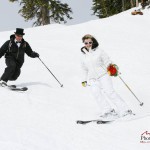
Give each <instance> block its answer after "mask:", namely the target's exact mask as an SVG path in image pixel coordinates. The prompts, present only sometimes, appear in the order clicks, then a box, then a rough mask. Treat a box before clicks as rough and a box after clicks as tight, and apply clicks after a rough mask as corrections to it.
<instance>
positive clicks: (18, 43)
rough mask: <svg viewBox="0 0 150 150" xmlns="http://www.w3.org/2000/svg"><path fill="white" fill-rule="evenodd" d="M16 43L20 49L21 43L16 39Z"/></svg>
mask: <svg viewBox="0 0 150 150" xmlns="http://www.w3.org/2000/svg"><path fill="white" fill-rule="evenodd" d="M15 43H16V44H17V46H18V47H20V45H21V42H18V41H17V40H16V39H15Z"/></svg>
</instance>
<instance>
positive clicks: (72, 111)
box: [0, 10, 150, 150]
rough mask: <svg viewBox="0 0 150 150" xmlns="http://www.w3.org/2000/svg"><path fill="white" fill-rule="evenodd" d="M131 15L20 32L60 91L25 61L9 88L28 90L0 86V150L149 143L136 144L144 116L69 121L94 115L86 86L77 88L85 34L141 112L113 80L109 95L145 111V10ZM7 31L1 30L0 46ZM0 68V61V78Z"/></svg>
mask: <svg viewBox="0 0 150 150" xmlns="http://www.w3.org/2000/svg"><path fill="white" fill-rule="evenodd" d="M131 11H132V10H129V11H126V12H124V13H121V14H119V15H115V16H113V17H110V18H106V19H101V20H94V21H90V22H86V23H83V24H78V25H72V26H65V25H57V24H53V25H48V26H43V27H36V28H29V29H25V33H26V35H25V36H24V39H25V40H27V41H28V42H29V43H30V45H31V47H32V48H33V50H34V51H37V52H38V53H39V54H40V58H41V59H42V60H43V61H44V63H45V64H46V65H47V66H48V67H49V69H50V70H51V71H52V72H53V73H54V75H56V77H57V78H58V80H59V81H60V82H61V83H62V84H63V85H64V88H61V87H60V86H59V84H58V83H57V81H56V80H55V79H54V78H53V77H52V75H51V74H50V73H49V72H48V71H47V69H46V68H45V67H44V66H43V64H42V63H41V62H40V61H39V59H37V58H36V59H32V58H29V57H27V56H26V58H25V60H26V61H25V63H24V66H23V68H22V74H21V76H20V77H19V79H18V80H17V81H15V82H9V83H10V84H17V85H18V86H27V87H28V88H29V90H28V91H27V92H25V93H18V92H13V91H8V90H7V89H5V88H0V150H133V149H136V150H149V148H150V139H149V140H147V143H140V141H141V134H142V133H144V132H145V131H148V132H149V133H150V126H149V124H150V116H147V117H144V118H141V119H137V120H134V121H128V122H118V123H112V124H107V125H96V124H94V123H92V124H89V125H78V124H76V120H77V119H95V118H97V117H98V115H99V114H98V108H97V104H96V102H95V101H94V100H93V99H92V97H91V96H90V95H89V89H88V88H83V87H81V78H80V76H81V75H80V48H81V47H82V46H83V43H82V41H81V38H82V36H83V35H85V34H87V33H89V34H92V35H94V36H95V37H96V38H97V39H98V41H99V43H100V47H102V48H103V49H104V50H105V51H106V52H107V53H108V55H109V56H110V57H111V59H112V60H113V61H114V62H115V63H116V64H118V66H119V68H120V72H121V73H122V75H121V76H122V78H123V79H124V80H125V81H126V82H127V84H128V85H129V86H130V87H131V89H132V90H133V91H134V92H135V94H136V95H137V97H138V98H139V99H140V100H141V101H142V102H144V105H143V107H141V106H139V103H138V102H137V101H136V99H135V98H134V97H133V95H132V94H131V93H130V92H129V90H128V89H127V88H126V87H125V85H124V84H123V83H122V82H121V80H120V79H119V78H113V82H114V87H115V89H116V91H117V92H118V93H119V94H120V95H121V96H122V97H123V99H124V100H125V101H126V102H127V104H128V105H129V106H130V107H131V109H132V110H133V112H135V113H137V114H146V113H148V112H150V92H149V89H150V69H149V68H150V58H149V57H150V30H149V29H150V28H149V27H150V10H144V15H143V16H139V15H137V16H132V15H130V14H131ZM13 33H14V31H9V32H1V33H0V45H2V44H3V43H4V42H5V41H6V40H8V39H9V36H10V35H11V34H13ZM4 68H5V63H4V57H3V58H2V59H0V74H2V73H3V71H4Z"/></svg>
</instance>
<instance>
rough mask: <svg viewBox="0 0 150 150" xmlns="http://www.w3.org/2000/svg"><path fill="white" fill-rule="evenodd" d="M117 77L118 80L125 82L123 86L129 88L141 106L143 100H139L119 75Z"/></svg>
mask: <svg viewBox="0 0 150 150" xmlns="http://www.w3.org/2000/svg"><path fill="white" fill-rule="evenodd" d="M118 77H119V78H120V80H121V81H122V82H123V83H124V84H125V86H126V87H127V88H128V89H129V91H130V92H131V93H132V94H133V95H134V97H135V98H136V100H137V101H138V102H139V103H140V106H143V104H144V103H143V102H141V101H140V100H139V99H138V98H137V96H136V95H135V94H134V93H133V91H132V90H131V89H130V88H129V86H128V85H127V84H126V83H125V81H124V80H123V79H122V78H121V77H120V76H118Z"/></svg>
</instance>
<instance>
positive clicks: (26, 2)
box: [9, 0, 72, 26]
mask: <svg viewBox="0 0 150 150" xmlns="http://www.w3.org/2000/svg"><path fill="white" fill-rule="evenodd" d="M9 1H10V2H20V5H21V6H22V8H21V9H20V10H19V13H20V14H21V15H22V16H23V17H24V18H25V21H28V20H32V19H36V21H35V22H34V25H35V26H40V25H47V24H50V23H52V22H56V23H61V22H64V23H66V22H67V21H66V19H72V17H71V16H70V13H72V10H71V8H70V7H69V6H68V4H66V3H64V4H63V3H61V2H60V1H59V0H9Z"/></svg>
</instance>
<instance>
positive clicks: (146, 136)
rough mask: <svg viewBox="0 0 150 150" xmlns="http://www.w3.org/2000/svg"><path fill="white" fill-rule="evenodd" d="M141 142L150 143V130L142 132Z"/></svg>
mask: <svg viewBox="0 0 150 150" xmlns="http://www.w3.org/2000/svg"><path fill="white" fill-rule="evenodd" d="M140 143H150V132H148V131H145V132H143V133H142V134H141V139H140Z"/></svg>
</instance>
